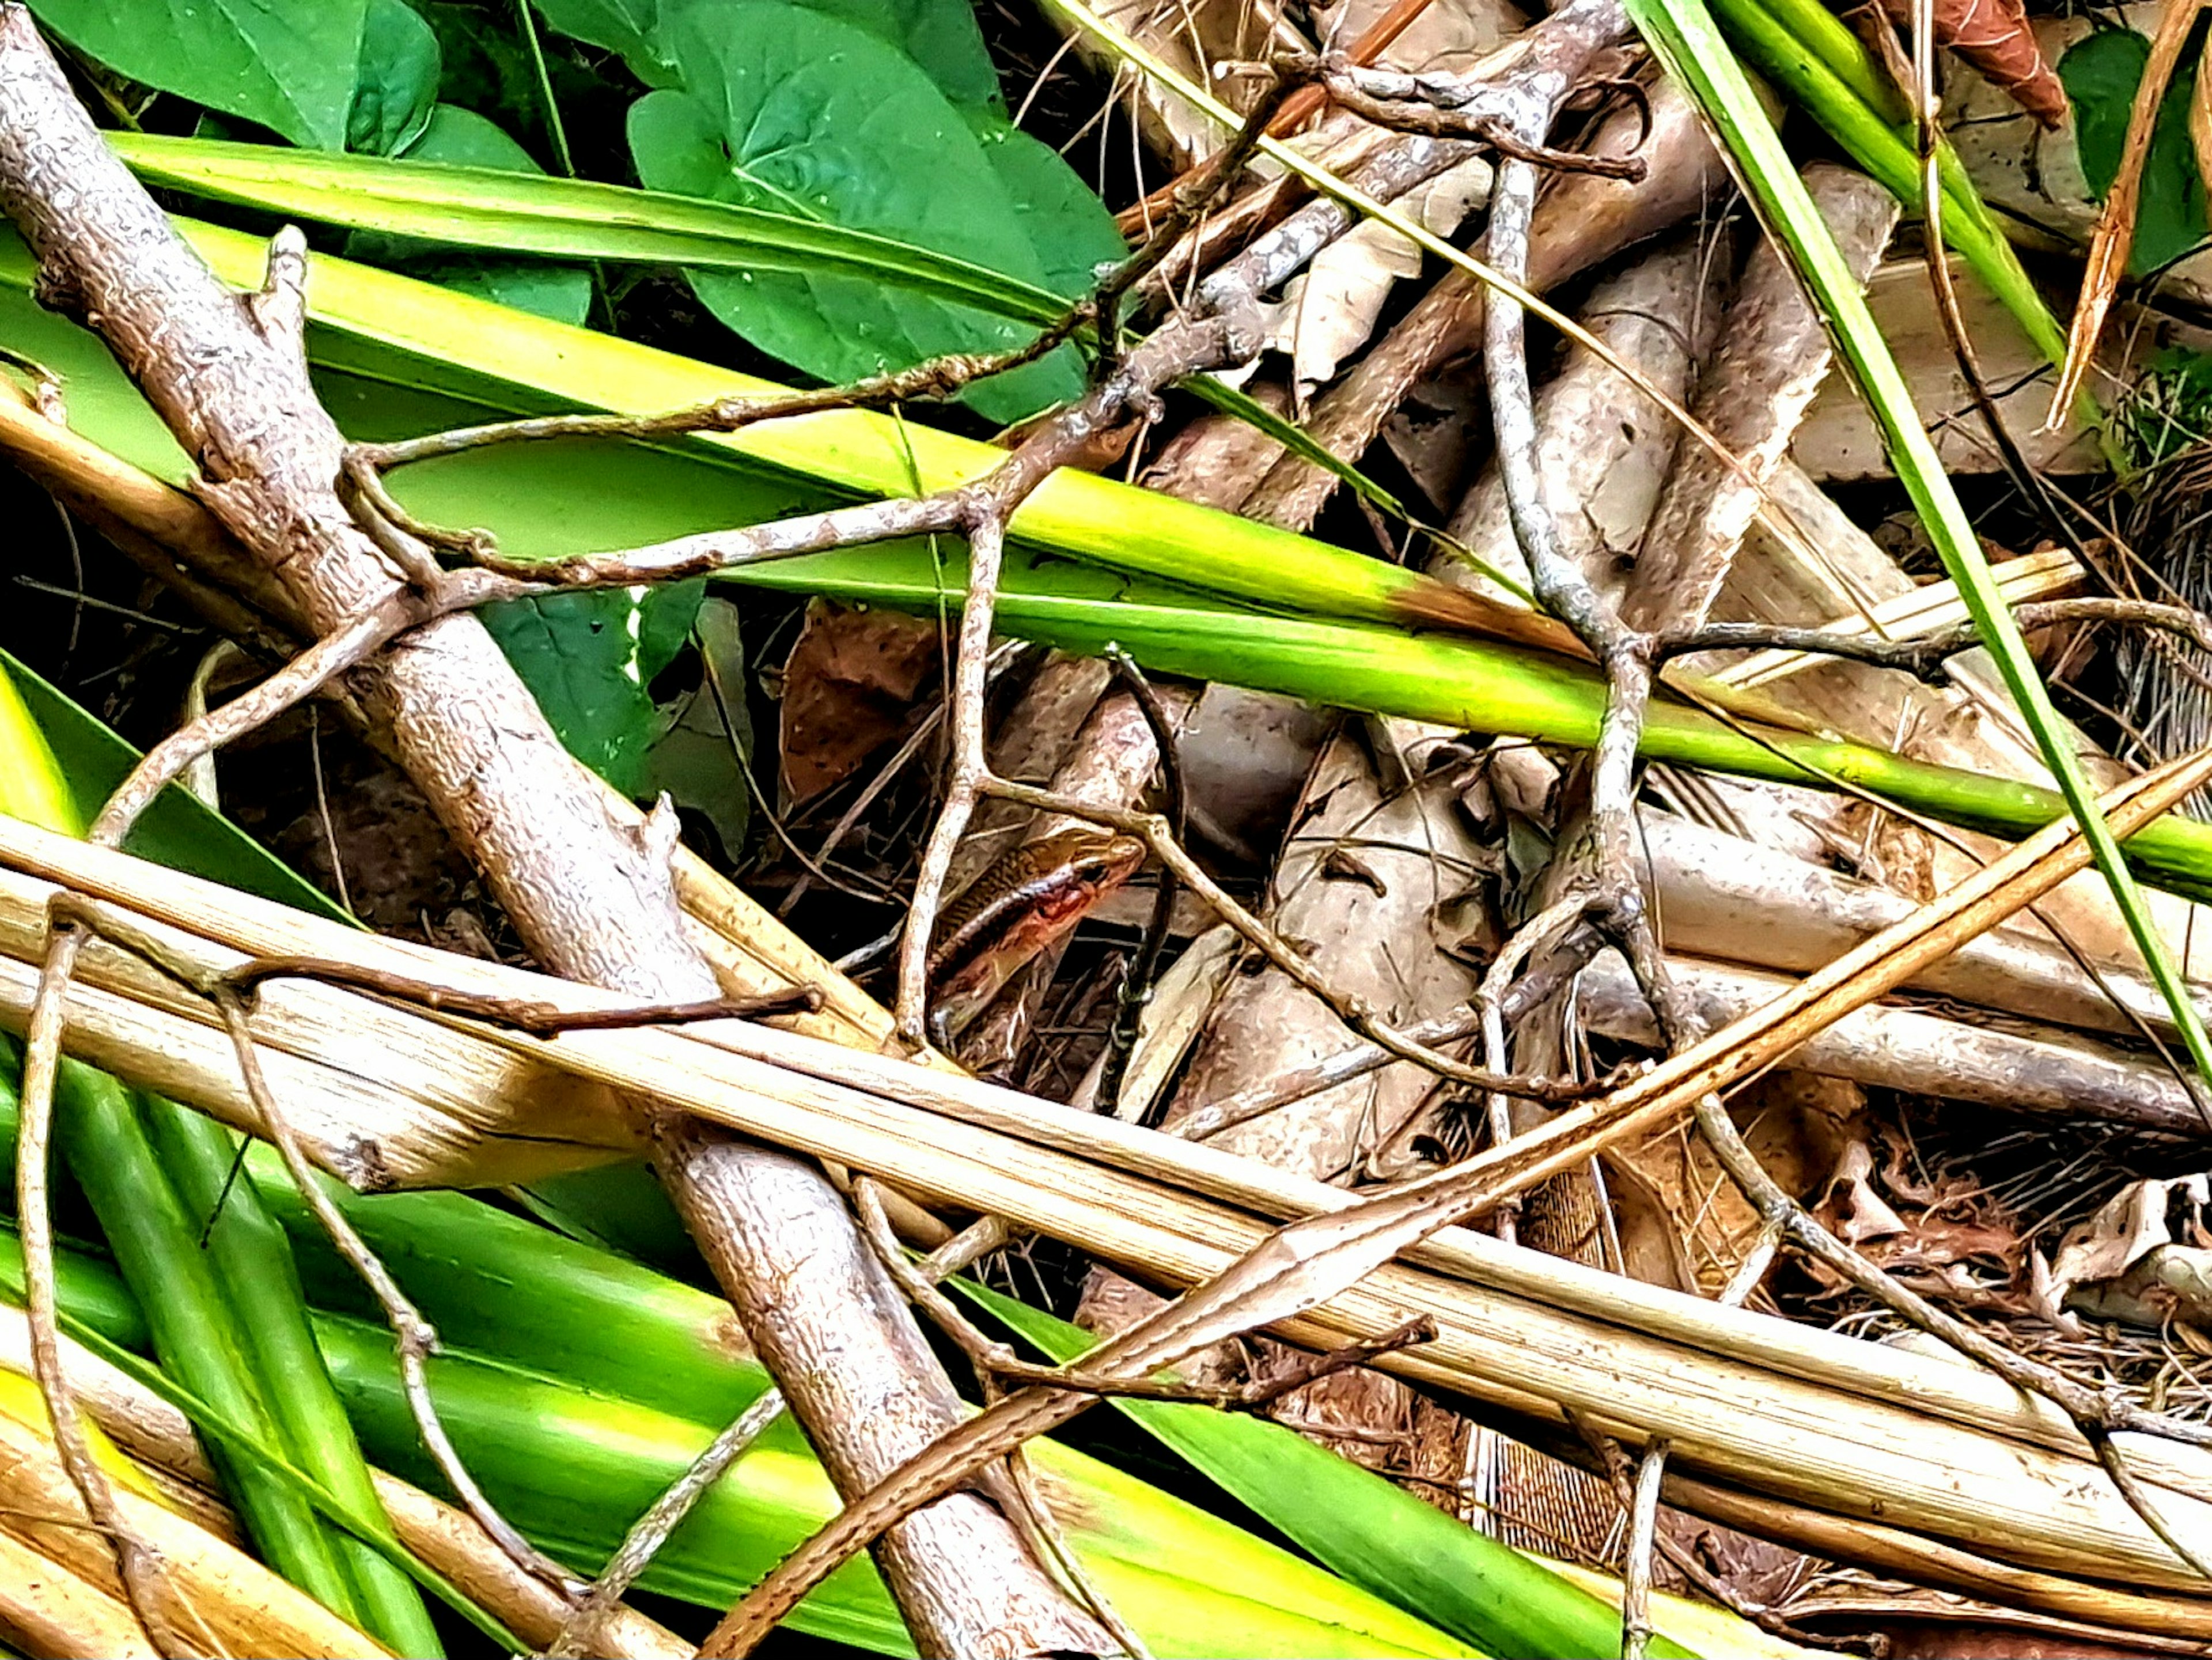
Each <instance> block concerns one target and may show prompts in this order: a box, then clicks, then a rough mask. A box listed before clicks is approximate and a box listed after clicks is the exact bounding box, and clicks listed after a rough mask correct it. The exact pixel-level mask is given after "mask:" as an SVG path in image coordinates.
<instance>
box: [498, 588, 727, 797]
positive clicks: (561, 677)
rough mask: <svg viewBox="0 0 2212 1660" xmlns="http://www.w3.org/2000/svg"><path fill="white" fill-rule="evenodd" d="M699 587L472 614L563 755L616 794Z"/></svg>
mask: <svg viewBox="0 0 2212 1660" xmlns="http://www.w3.org/2000/svg"><path fill="white" fill-rule="evenodd" d="M704 591H705V584H704V583H703V582H699V581H693V582H679V583H671V584H667V585H665V586H662V587H654V588H651V589H648V590H646V591H644V592H642V593H640V592H636V591H633V590H629V589H614V590H610V591H607V592H603V593H559V594H554V595H552V596H550V597H549V598H547V599H516V600H511V601H509V602H507V604H504V605H487V606H485V607H484V608H483V611H479V612H478V613H477V615H478V616H480V617H483V623H484V626H485V627H486V628H488V629H490V630H491V635H492V638H493V639H495V640H496V641H498V642H499V644H500V649H501V650H502V651H504V652H505V653H506V654H507V660H508V661H509V662H511V663H513V665H514V666H515V668H516V670H517V671H518V672H520V674H521V676H522V678H523V680H524V681H525V682H526V684H528V685H529V687H530V691H531V695H532V696H534V697H535V698H537V700H538V707H539V708H542V709H544V711H545V718H546V719H547V720H549V721H551V722H552V723H553V730H554V731H556V733H560V734H561V741H562V743H563V744H565V745H568V752H569V753H570V754H571V755H574V757H576V758H577V759H578V760H580V761H581V762H582V763H584V764H585V765H586V766H587V767H589V768H591V769H592V771H594V772H596V773H598V774H599V775H600V776H601V777H602V778H605V780H606V781H608V782H609V783H610V784H612V785H613V786H614V787H616V788H617V789H618V790H621V791H623V793H624V794H638V793H639V792H640V791H641V789H642V787H643V786H644V781H645V757H646V751H647V748H648V747H649V746H650V745H652V743H653V738H654V736H655V735H656V733H657V732H658V731H659V721H657V720H656V719H655V717H654V713H653V697H652V695H651V690H650V688H651V687H652V684H653V676H655V675H657V674H659V672H660V671H661V670H663V669H665V668H666V667H667V666H668V665H669V662H670V661H671V660H672V659H673V658H674V657H675V655H676V651H677V648H678V646H680V645H681V643H682V642H683V639H684V630H685V629H688V628H689V627H690V624H691V618H692V617H693V616H694V615H695V614H696V612H697V611H698V609H699V599H700V595H701V594H702V593H703V592H704Z"/></svg>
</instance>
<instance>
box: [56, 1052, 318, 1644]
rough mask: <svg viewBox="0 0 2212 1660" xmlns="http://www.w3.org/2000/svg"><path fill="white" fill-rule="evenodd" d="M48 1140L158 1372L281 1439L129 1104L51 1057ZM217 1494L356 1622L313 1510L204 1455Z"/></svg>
mask: <svg viewBox="0 0 2212 1660" xmlns="http://www.w3.org/2000/svg"><path fill="white" fill-rule="evenodd" d="M54 1141H55V1144H56V1146H58V1148H59V1150H60V1152H61V1154H62V1157H63V1158H64V1160H65V1161H66V1162H67V1164H68V1165H69V1170H70V1175H71V1176H73V1177H75V1178H76V1184H77V1186H78V1187H79V1188H80V1189H82V1190H83V1193H84V1195H85V1197H86V1199H87V1200H88V1201H90V1203H91V1206H92V1211H93V1214H94V1216H96V1217H98V1218H99V1219H100V1231H101V1232H102V1233H104V1234H105V1235H106V1238H107V1243H108V1245H109V1247H110V1249H112V1250H113V1251H114V1253H115V1260H116V1262H117V1263H118V1265H119V1266H120V1267H121V1268H122V1270H123V1280H124V1283H125V1285H127V1286H130V1287H131V1291H132V1292H133V1293H134V1294H135V1295H136V1296H137V1300H138V1304H139V1306H140V1307H141V1308H142V1309H143V1310H145V1313H146V1319H147V1324H148V1326H149V1329H150V1330H151V1332H152V1335H153V1339H154V1352H155V1354H157V1355H158V1356H160V1358H161V1365H162V1366H163V1367H164V1368H165V1369H167V1371H171V1372H173V1374H174V1375H175V1376H176V1377H177V1378H178V1379H179V1381H180V1382H181V1383H183V1384H184V1385H185V1388H187V1389H191V1391H192V1392H193V1393H194V1394H195V1395H201V1396H203V1397H204V1398H205V1399H206V1400H208V1401H209V1402H211V1403H212V1404H213V1405H214V1406H215V1407H216V1409H217V1410H218V1411H220V1412H222V1414H224V1415H225V1416H226V1417H228V1418H230V1419H232V1420H234V1421H236V1422H239V1423H242V1424H247V1425H250V1426H252V1427H253V1429H254V1430H255V1432H257V1433H258V1434H260V1435H262V1436H264V1437H265V1438H269V1439H270V1440H280V1439H281V1437H280V1435H279V1432H277V1430H276V1416H275V1413H274V1411H273V1410H272V1408H271V1404H270V1400H269V1398H268V1397H267V1396H266V1395H264V1392H263V1390H262V1388H261V1386H260V1383H259V1380H258V1378H256V1377H255V1376H254V1372H253V1368H252V1362H251V1359H250V1358H249V1347H248V1344H247V1341H246V1336H245V1333H244V1330H243V1329H242V1327H241V1325H240V1322H239V1320H238V1317H237V1315H236V1312H235V1311H234V1309H233V1308H232V1306H231V1304H229V1302H228V1299H227V1298H226V1297H225V1295H224V1292H223V1288H222V1286H221V1285H219V1284H218V1283H217V1281H216V1277H215V1274H214V1273H213V1271H212V1268H211V1265H210V1262H209V1260H208V1258H207V1256H205V1255H204V1253H203V1252H202V1251H201V1250H200V1249H199V1241H198V1239H197V1237H196V1236H195V1231H194V1228H193V1225H192V1222H191V1217H190V1215H189V1213H187V1211H186V1209H185V1206H184V1204H183V1202H182V1201H180V1200H179V1197H178V1196H177V1192H176V1189H175V1188H174V1186H173V1184H172V1183H171V1182H170V1179H169V1175H168V1172H167V1171H166V1170H164V1169H163V1168H162V1166H161V1162H160V1160H159V1159H158V1158H156V1157H155V1153H154V1151H153V1148H152V1146H151V1145H150V1143H149V1140H148V1138H147V1135H146V1131H145V1127H144V1126H143V1123H142V1122H140V1120H139V1117H138V1112H137V1104H136V1103H134V1102H133V1101H132V1100H131V1096H130V1093H129V1092H128V1091H125V1089H124V1087H123V1086H122V1085H120V1084H118V1083H117V1082H116V1081H115V1080H114V1079H112V1078H110V1077H108V1076H107V1075H106V1073H99V1072H94V1070H93V1069H92V1068H91V1067H87V1066H84V1065H82V1064H81V1063H79V1062H77V1061H63V1062H62V1066H61V1070H60V1073H59V1075H58V1079H57V1080H56V1084H55V1089H54ZM212 1456H213V1457H214V1460H215V1462H216V1468H217V1469H218V1471H219V1472H220V1473H221V1475H222V1483H223V1487H224V1489H225V1491H226V1492H227V1493H228V1494H229V1496H230V1499H231V1501H232V1503H233V1504H234V1505H236V1507H237V1510H238V1513H239V1517H240V1520H242V1521H243V1522H244V1523H245V1524H246V1532H247V1533H248V1534H249V1535H251V1536H252V1540H253V1542H254V1545H255V1547H256V1548H258V1550H259V1551H260V1553H261V1554H262V1556H263V1558H264V1560H266V1561H267V1562H268V1564H269V1566H271V1567H272V1568H274V1569H276V1572H279V1573H281V1574H283V1576H284V1578H287V1579H289V1580H290V1581H291V1582H292V1583H293V1584H295V1585H297V1586H299V1587H300V1589H301V1590H304V1591H306V1592H307V1594H308V1595H309V1596H313V1598H314V1599H315V1600H316V1601H317V1602H320V1603H322V1604H323V1606H324V1607H325V1608H329V1609H330V1610H331V1612H332V1613H333V1614H338V1615H339V1616H340V1617H342V1618H343V1619H346V1620H351V1621H353V1622H354V1623H356V1624H358V1623H359V1622H360V1619H361V1614H360V1610H359V1608H358V1607H357V1606H356V1600H355V1596H354V1590H353V1582H352V1579H351V1578H350V1576H349V1574H348V1573H347V1572H346V1571H345V1569H344V1568H343V1566H341V1565H340V1563H339V1560H338V1557H337V1551H336V1549H335V1548H334V1545H333V1541H331V1537H330V1535H329V1534H328V1533H327V1532H326V1531H325V1529H324V1527H323V1524H322V1523H321V1521H320V1519H319V1517H317V1516H316V1514H315V1512H314V1511H313V1508H312V1507H311V1506H310V1505H308V1504H307V1502H306V1501H305V1500H304V1499H301V1497H300V1495H299V1494H298V1493H295V1492H294V1491H293V1490H292V1489H291V1488H290V1487H289V1486H287V1485H286V1484H284V1483H283V1482H282V1481H276V1480H274V1479H272V1478H271V1476H270V1474H269V1472H268V1471H267V1470H266V1469H264V1468H262V1467H261V1466H259V1465H258V1464H257V1463H254V1462H251V1461H247V1460H240V1459H234V1458H233V1457H231V1456H230V1455H229V1453H228V1450H226V1449H222V1448H216V1449H215V1450H213V1453H212Z"/></svg>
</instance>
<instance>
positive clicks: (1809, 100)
mask: <svg viewBox="0 0 2212 1660" xmlns="http://www.w3.org/2000/svg"><path fill="white" fill-rule="evenodd" d="M1713 13H1714V15H1715V16H1716V17H1717V18H1718V19H1719V21H1720V23H1721V26H1722V27H1723V29H1725V30H1726V32H1727V33H1728V35H1729V39H1730V40H1732V41H1733V42H1734V43H1735V46H1736V47H1737V48H1738V50H1740V51H1741V52H1743V53H1744V54H1745V55H1746V56H1747V58H1750V59H1751V61H1752V62H1753V64H1754V65H1756V67H1757V68H1758V69H1759V72H1760V73H1761V74H1762V75H1765V76H1766V77H1767V78H1768V79H1769V80H1771V81H1772V82H1775V83H1776V84H1777V85H1778V86H1779V87H1781V88H1783V90H1784V92H1786V93H1787V94H1789V95H1790V98H1791V99H1793V100H1795V101H1796V103H1798V104H1799V105H1801V106H1802V107H1803V108H1805V109H1806V110H1807V111H1808V112H1810V113H1811V115H1812V116H1813V118H1814V119H1815V120H1817V121H1818V122H1820V125H1822V126H1823V127H1825V128H1826V129H1827V131H1828V132H1829V134H1830V136H1831V137H1833V138H1834V139H1835V140H1836V142H1837V143H1839V144H1841V145H1842V146H1843V147H1844V149H1845V150H1846V151H1847V152H1848V153H1849V154H1850V156H1851V158H1852V160H1854V161H1857V163H1858V164H1859V165H1860V166H1861V167H1864V168H1865V169H1866V170H1867V171H1868V172H1869V173H1871V174H1873V175H1874V177H1875V179H1878V180H1879V181H1880V182H1881V185H1882V186H1883V188H1884V189H1886V190H1887V191H1888V192H1889V193H1890V194H1891V195H1893V196H1894V197H1896V198H1897V199H1898V200H1899V202H1901V203H1903V204H1905V206H1906V208H1908V209H1913V210H1917V208H1918V207H1919V205H1920V199H1921V182H1920V167H1919V158H1918V151H1917V146H1916V144H1915V143H1914V142H1913V139H1912V137H1911V117H1910V112H1908V111H1907V110H1906V109H1905V102H1904V95H1903V94H1901V93H1900V92H1899V90H1898V89H1897V88H1895V87H1893V86H1892V85H1890V84H1889V82H1888V81H1887V78H1886V77H1885V76H1882V74H1881V70H1880V69H1879V67H1878V66H1877V65H1876V64H1875V62H1874V60H1873V59H1872V58H1869V56H1868V54H1867V51H1866V48H1865V47H1864V46H1861V45H1860V44H1859V41H1858V38H1857V36H1856V35H1854V34H1852V33H1851V32H1850V30H1849V29H1848V28H1846V27H1844V25H1843V23H1842V22H1841V21H1839V20H1838V19H1837V17H1836V16H1835V15H1833V14H1832V13H1831V12H1829V11H1828V10H1827V9H1826V8H1824V7H1821V6H1819V5H1813V4H1808V3H1806V0H1713ZM1936 166H1937V168H1938V171H1939V173H1940V175H1941V177H1942V181H1943V205H1944V214H1943V234H1944V237H1945V240H1948V242H1949V243H1950V245H1951V246H1953V247H1954V248H1956V249H1958V251H1959V252H1960V253H1961V254H1963V255H1964V256H1965V257H1966V262H1967V264H1968V265H1971V266H1972V268H1973V270H1974V273H1975V275H1976V276H1978V277H1980V278H1981V280H1982V281H1983V282H1984V283H1986V284H1987V285H1988V287H1989V289H1990V292H1991V293H1993V294H1995V295H1996V296H1997V298H1998V299H1999V300H2001V301H2003V302H2004V305H2005V308H2006V309H2007V310H2008V311H2010V312H2011V313H2013V315H2014V316H2015V318H2016V319H2018V320H2019V322H2020V325H2021V327H2022V328H2023V329H2025V330H2026V331H2027V336H2028V338H2029V339H2030V340H2031V341H2033V343H2034V345H2035V348H2036V350H2039V351H2040V352H2042V353H2043V354H2044V356H2045V357H2046V358H2047V359H2049V361H2050V362H2052V363H2054V364H2056V363H2058V362H2063V361H2064V359H2065V356H2066V335H2065V331H2064V330H2063V329H2062V328H2061V327H2060V326H2059V325H2058V320H2057V319H2056V318H2055V317H2053V316H2052V315H2051V308H2050V307H2049V306H2047V305H2046V304H2045V303H2044V300H2043V296H2042V295H2040V294H2039V293H2038V292H2037V290H2036V289H2035V285H2034V284H2033V283H2031V282H2029V281H2028V279H2027V272H2026V271H2023V270H2022V269H2021V265H2020V260H2019V258H2017V256H2015V254H2014V252H2013V250H2012V245H2011V244H2010V243H2009V242H2008V241H2007V240H2005V239H2004V237H2003V236H2002V234H2000V233H1999V232H1998V230H1997V228H1996V220H1995V218H1994V216H1992V215H1991V214H1990V210H1989V205H1988V204H1986V203H1985V202H1984V201H1983V200H1982V198H1981V193H1980V192H1978V191H1977V190H1976V189H1975V188H1974V185H1973V182H1972V179H1969V178H1968V177H1967V176H1966V169H1965V167H1963V166H1962V165H1961V164H1960V161H1959V158H1958V155H1957V154H1956V153H1955V152H1954V151H1953V150H1952V149H1951V147H1950V146H1949V145H1948V144H1945V145H1943V146H1942V147H1941V149H1940V150H1939V151H1938V154H1937V158H1936Z"/></svg>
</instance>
